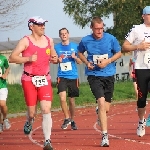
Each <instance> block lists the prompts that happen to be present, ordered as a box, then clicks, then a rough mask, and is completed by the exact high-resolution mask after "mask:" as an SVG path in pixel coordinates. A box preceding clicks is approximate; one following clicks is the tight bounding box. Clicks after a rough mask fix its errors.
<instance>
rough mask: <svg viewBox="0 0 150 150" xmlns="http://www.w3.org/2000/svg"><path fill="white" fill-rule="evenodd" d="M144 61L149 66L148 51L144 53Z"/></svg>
mask: <svg viewBox="0 0 150 150" xmlns="http://www.w3.org/2000/svg"><path fill="white" fill-rule="evenodd" d="M144 63H145V64H146V65H148V66H149V67H150V53H145V55H144Z"/></svg>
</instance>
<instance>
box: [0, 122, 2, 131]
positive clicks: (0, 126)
mask: <svg viewBox="0 0 150 150" xmlns="http://www.w3.org/2000/svg"><path fill="white" fill-rule="evenodd" d="M1 132H3V124H2V123H1V124H0V133H1Z"/></svg>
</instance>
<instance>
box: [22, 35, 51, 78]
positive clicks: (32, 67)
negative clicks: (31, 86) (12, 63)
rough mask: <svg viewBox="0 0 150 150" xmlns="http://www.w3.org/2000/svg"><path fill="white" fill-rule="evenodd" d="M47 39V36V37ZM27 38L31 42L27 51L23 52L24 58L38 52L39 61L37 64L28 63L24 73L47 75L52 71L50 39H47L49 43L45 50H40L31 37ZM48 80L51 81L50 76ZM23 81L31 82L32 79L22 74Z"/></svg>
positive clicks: (25, 65) (25, 64)
mask: <svg viewBox="0 0 150 150" xmlns="http://www.w3.org/2000/svg"><path fill="white" fill-rule="evenodd" d="M45 37H46V36H45ZM26 38H27V39H28V40H29V46H28V47H27V49H26V50H24V51H23V52H22V56H23V57H29V56H31V55H33V54H35V53H36V52H37V61H35V62H26V63H24V71H25V72H27V73H29V74H32V75H37V76H42V75H47V74H48V72H49V71H50V65H49V62H50V48H51V46H50V40H49V38H48V37H46V39H47V41H48V45H47V46H46V47H45V48H40V47H38V46H35V45H34V44H33V43H32V42H31V40H30V38H29V37H27V36H26ZM46 78H47V79H48V80H50V79H51V76H50V74H48V75H47V76H46ZM21 79H22V80H26V81H30V80H31V77H30V76H27V75H26V74H24V73H23V74H22V77H21Z"/></svg>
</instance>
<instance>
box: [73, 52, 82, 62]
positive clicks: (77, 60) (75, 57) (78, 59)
mask: <svg viewBox="0 0 150 150" xmlns="http://www.w3.org/2000/svg"><path fill="white" fill-rule="evenodd" d="M71 57H72V58H74V60H75V61H76V63H77V64H82V61H81V59H80V58H78V57H77V56H76V55H75V53H72V55H71Z"/></svg>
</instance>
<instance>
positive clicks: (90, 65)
mask: <svg viewBox="0 0 150 150" xmlns="http://www.w3.org/2000/svg"><path fill="white" fill-rule="evenodd" d="M87 68H88V69H89V70H93V69H94V66H93V62H91V61H90V62H88V63H87Z"/></svg>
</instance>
